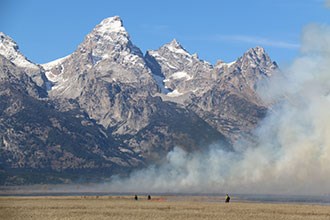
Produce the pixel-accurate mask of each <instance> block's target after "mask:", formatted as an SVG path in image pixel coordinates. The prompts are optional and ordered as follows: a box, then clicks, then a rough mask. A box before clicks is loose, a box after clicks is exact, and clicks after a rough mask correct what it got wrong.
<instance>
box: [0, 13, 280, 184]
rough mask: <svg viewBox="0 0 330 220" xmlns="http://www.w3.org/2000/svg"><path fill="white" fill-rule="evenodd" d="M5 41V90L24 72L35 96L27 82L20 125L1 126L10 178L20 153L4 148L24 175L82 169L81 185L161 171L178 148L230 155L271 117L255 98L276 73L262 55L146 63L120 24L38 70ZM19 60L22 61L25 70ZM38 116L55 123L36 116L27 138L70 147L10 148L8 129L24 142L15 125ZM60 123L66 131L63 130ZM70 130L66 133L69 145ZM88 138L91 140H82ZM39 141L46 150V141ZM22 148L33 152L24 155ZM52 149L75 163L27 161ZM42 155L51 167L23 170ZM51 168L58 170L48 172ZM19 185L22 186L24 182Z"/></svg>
mask: <svg viewBox="0 0 330 220" xmlns="http://www.w3.org/2000/svg"><path fill="white" fill-rule="evenodd" d="M1 36H2V37H1V39H2V41H1V44H0V46H1V47H0V48H6V50H2V51H0V54H1V55H3V58H2V59H3V60H6V61H3V62H2V63H1V68H2V69H3V70H4V71H3V74H2V75H3V76H4V77H2V81H1V82H2V83H4V84H7V85H11V83H12V82H11V81H8V76H9V75H10V74H11V73H15V72H19V73H20V74H21V75H24V76H25V77H26V78H27V79H28V80H27V81H29V80H30V81H31V83H32V84H33V86H32V88H34V89H32V90H31V91H35V93H31V94H30V93H29V92H28V93H26V91H24V89H22V88H24V87H25V85H26V83H23V86H21V87H14V88H12V90H11V91H12V92H11V93H9V94H11V95H12V96H14V94H16V96H17V97H22V96H23V93H24V97H25V98H24V100H25V102H24V103H23V104H22V106H23V107H22V108H21V109H20V108H19V110H17V112H15V115H17V116H19V118H20V120H18V119H17V120H12V121H10V122H8V123H7V124H4V125H3V130H2V132H1V131H0V132H1V135H2V136H1V137H2V143H0V150H1V152H6V154H2V155H3V156H2V158H1V161H0V162H1V163H0V173H1V169H2V170H4V171H3V172H5V173H7V174H8V173H10V172H12V173H15V172H14V171H15V169H17V167H16V165H15V163H16V162H17V161H16V162H15V160H13V159H11V158H12V155H14V152H13V151H11V150H10V147H9V148H8V143H9V142H10V141H11V140H12V142H13V143H15V144H13V146H12V148H13V149H21V152H20V155H23V156H21V157H20V158H21V159H20V160H21V161H25V162H23V163H21V164H23V165H22V166H21V167H20V168H19V169H20V170H23V172H24V169H26V170H31V169H32V170H33V169H41V170H42V169H44V170H47V172H49V173H54V172H57V171H58V170H62V171H64V170H67V171H70V172H69V173H70V175H73V174H74V173H75V172H74V170H79V172H80V171H81V172H82V173H80V174H79V175H82V176H83V175H84V174H83V172H84V170H93V169H94V170H101V171H102V172H105V173H106V175H105V176H107V177H109V176H111V174H113V173H121V174H124V173H125V172H127V170H130V169H134V168H138V167H141V166H144V165H148V164H150V163H160V162H161V161H162V160H163V159H164V157H165V156H166V154H167V153H168V152H169V151H170V150H172V149H173V147H174V146H179V147H181V148H183V149H185V150H186V151H188V152H189V151H195V150H203V148H205V147H207V145H209V144H211V143H215V142H219V143H221V145H222V146H223V148H224V149H227V150H233V149H232V147H231V145H230V143H229V142H234V141H235V140H237V139H239V138H240V137H242V136H244V135H246V134H248V133H249V132H250V131H251V130H252V129H254V127H255V126H256V125H257V123H258V121H259V120H260V119H262V118H263V116H264V115H265V113H266V111H267V107H266V106H264V104H263V103H262V102H261V101H260V99H259V98H258V96H257V94H256V92H255V86H256V84H257V82H258V81H259V80H260V79H262V78H265V77H270V76H271V73H272V71H273V70H274V69H276V68H277V65H276V64H275V63H273V62H272V61H271V60H270V58H269V57H268V55H267V54H266V53H265V51H264V50H263V49H262V48H259V47H256V48H254V49H251V50H249V51H248V52H247V53H246V54H244V55H243V56H242V57H241V58H239V59H237V60H236V61H235V62H233V63H231V64H226V63H223V62H219V63H218V64H216V65H215V66H212V65H211V64H209V63H207V62H205V61H202V60H200V59H199V58H198V56H197V55H195V54H194V55H191V54H189V52H188V51H186V50H185V49H184V47H183V46H181V45H180V44H179V43H178V42H177V41H176V40H173V41H172V42H170V43H168V44H165V45H163V46H162V47H160V48H159V49H158V50H154V51H147V52H146V54H145V56H143V54H142V52H141V50H140V49H139V48H138V47H137V46H135V45H134V44H133V43H132V42H131V40H130V37H129V34H128V32H127V31H126V30H125V28H124V26H123V23H122V21H121V19H120V18H119V17H118V16H115V17H111V18H107V19H105V20H103V21H102V22H101V23H100V24H99V25H97V26H96V27H95V28H94V29H93V30H92V31H91V33H89V34H88V35H87V36H86V38H85V39H84V41H83V42H82V43H81V44H80V45H79V46H78V48H77V50H76V51H75V52H74V53H72V54H70V55H68V56H66V57H64V58H61V59H59V60H56V61H53V62H50V63H47V64H42V65H37V64H34V63H32V62H31V61H29V60H28V59H26V58H25V57H24V56H23V55H22V54H21V53H20V52H19V50H18V46H17V44H16V43H15V44H14V43H12V42H14V41H13V40H11V39H10V38H9V37H7V36H5V35H4V34H2V35H1ZM8 39H10V40H8ZM6 42H7V43H6ZM8 42H9V43H8ZM10 47H12V49H10ZM6 51H10V53H8V52H6ZM13 57H19V60H20V62H18V61H17V59H15V58H13ZM22 60H23V61H22ZM4 63H7V64H6V65H7V66H8V63H11V65H12V66H11V68H7V70H6V65H5V64H4ZM5 70H6V71H5ZM2 75H0V76H2ZM15 77H16V76H15ZM15 77H14V78H15ZM16 78H17V77H16ZM16 81H20V80H16ZM36 88H37V89H36ZM13 91H14V92H13ZM8 100H9V99H8V95H7V96H0V101H2V102H3V103H4V105H6V106H11V105H14V104H13V103H12V102H10V101H9V102H8ZM17 100H20V98H17ZM31 103H32V104H31ZM39 106H40V107H39ZM41 106H42V107H41ZM39 108H40V109H42V111H41V112H43V113H42V115H43V116H44V117H46V118H47V117H50V118H52V120H50V119H48V120H45V119H43V118H42V117H33V118H34V120H35V121H36V123H34V124H32V125H31V124H29V126H28V127H30V128H29V129H30V130H33V129H34V127H46V128H47V129H46V130H47V132H55V133H56V134H57V137H60V136H61V135H63V136H64V137H66V138H67V139H69V140H70V141H68V142H67V143H63V142H59V141H58V142H56V143H57V144H56V145H54V144H52V145H50V144H48V143H49V142H47V138H48V137H46V136H47V135H46V134H45V132H44V133H43V132H41V133H40V131H39V133H32V135H31V137H30V139H31V140H28V139H29V138H28V136H27V135H25V136H24V138H22V140H20V141H16V142H15V141H14V140H15V138H12V139H10V138H9V139H8V138H7V139H6V140H5V138H4V137H5V134H7V133H6V129H7V131H8V129H9V130H10V129H12V130H13V133H14V135H13V136H15V137H16V136H18V135H17V134H18V133H22V132H23V131H22V129H21V128H20V127H19V126H23V124H25V123H28V122H26V120H27V118H29V117H30V116H29V114H31V113H32V112H33V111H34V110H35V109H38V110H39ZM22 109H27V111H22ZM0 110H1V112H0V119H1V120H2V121H8V120H7V117H8V115H7V114H6V113H5V112H6V111H5V109H0ZM54 115H55V116H54ZM77 118H78V119H77ZM27 121H28V120H27ZM54 121H55V122H54ZM70 121H72V123H73V124H74V125H75V126H71V125H70V124H72V123H70ZM46 122H48V123H46ZM67 123H68V124H67ZM58 124H60V125H61V126H60V127H65V128H66V129H64V130H63V129H62V130H61V129H59V128H58ZM87 125H88V126H87ZM86 126H87V127H86ZM29 129H28V130H29ZM65 131H70V135H69V137H67V136H66V134H65ZM92 131H93V132H92ZM47 132H46V133H47ZM61 132H62V133H61ZM63 132H64V133H63ZM23 133H24V132H23ZM84 133H87V134H90V135H89V136H94V137H93V138H87V137H86V138H84ZM72 134H73V135H72ZM41 137H42V138H43V139H45V140H46V141H45V140H43V141H40V140H39V139H42V138H41ZM77 137H79V138H78V139H81V141H79V140H77ZM16 139H17V138H16ZM0 140H1V139H0ZM23 140H24V141H26V143H32V144H33V146H37V147H34V148H33V149H29V148H27V147H26V146H21V145H24V144H23V143H24V142H23ZM36 140H37V141H36ZM4 143H6V144H4ZM14 145H15V146H14ZM89 145H90V146H89ZM80 147H81V151H82V152H84V153H83V155H89V156H86V157H84V158H81V155H80V153H81V152H79V151H80V150H79V149H80ZM54 148H56V149H57V148H59V149H61V151H62V152H64V151H66V149H67V148H69V149H71V150H72V149H75V150H73V151H72V152H70V153H71V154H70V160H72V161H75V162H72V163H69V165H63V164H62V165H61V163H56V161H61V159H60V158H61V157H60V156H58V157H50V155H48V156H47V154H45V153H39V154H35V156H34V157H30V159H28V157H27V156H24V155H25V154H24V152H25V151H26V152H31V154H33V152H45V149H47V150H54ZM100 149H102V150H100ZM89 151H92V152H93V153H92V154H90V153H88V152H89ZM38 155H43V156H40V157H39V158H43V159H42V160H43V161H47V163H46V165H45V163H35V164H34V163H31V162H26V161H37V160H38ZM45 155H46V156H45ZM79 155H80V156H79ZM62 158H63V155H62ZM105 158H108V160H106V159H105ZM109 158H110V159H109ZM111 158H117V159H111ZM8 159H9V160H8ZM66 159H67V158H66ZM62 160H63V159H62ZM77 161H80V163H77ZM81 161H83V162H81ZM102 161H103V162H102ZM52 163H55V164H57V166H55V167H52V166H51V165H50V164H52ZM86 164H87V165H86ZM88 164H89V165H88ZM91 164H94V165H91ZM95 164H97V165H95ZM61 166H62V167H61ZM109 167H115V168H116V169H110V168H109ZM9 170H10V172H9ZM72 170H73V171H72ZM71 171H72V172H71ZM15 175H16V174H15ZM15 175H14V174H13V175H12V176H11V175H8V176H7V182H8V183H15V178H14V180H13V176H15ZM51 175H52V174H50V176H51ZM56 175H57V174H56ZM16 179H17V178H16ZM66 179H70V178H68V177H66ZM48 180H49V178H48V179H47V180H43V181H48ZM20 181H21V182H23V183H24V178H23V180H22V179H21V180H20ZM4 182H6V181H4ZM17 182H19V181H16V183H17Z"/></svg>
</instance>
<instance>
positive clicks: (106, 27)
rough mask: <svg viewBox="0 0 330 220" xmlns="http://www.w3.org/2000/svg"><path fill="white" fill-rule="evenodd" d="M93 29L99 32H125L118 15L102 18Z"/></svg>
mask: <svg viewBox="0 0 330 220" xmlns="http://www.w3.org/2000/svg"><path fill="white" fill-rule="evenodd" d="M94 30H95V31H97V32H99V33H118V32H119V33H127V32H126V30H125V28H124V26H123V22H122V20H121V19H120V17H119V16H114V17H109V18H106V19H104V20H102V21H101V23H100V24H99V25H97V26H96V27H95V29H94Z"/></svg>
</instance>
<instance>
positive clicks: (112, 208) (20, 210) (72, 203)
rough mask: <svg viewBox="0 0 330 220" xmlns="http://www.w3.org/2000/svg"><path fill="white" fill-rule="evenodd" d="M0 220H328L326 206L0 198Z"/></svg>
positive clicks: (204, 200)
mask: <svg viewBox="0 0 330 220" xmlns="http://www.w3.org/2000/svg"><path fill="white" fill-rule="evenodd" d="M0 219H15V220H21V219H24V220H25V219H50V220H51V219H88V220H90V219H98V220H99V219H116V220H127V219H134V220H140V219H141V220H142V219H143V220H144V219H153V220H161V219H180V220H181V219H221V220H227V219H230V220H236V219H262V220H267V219H272V220H280V219H315V220H323V219H327V220H329V219H330V206H319V205H301V204H262V203H243V202H240V203H239V202H233V203H230V204H225V203H223V202H222V199H221V198H219V200H218V201H211V200H208V199H207V198H197V197H184V198H178V197H162V198H160V197H159V198H153V200H151V201H147V200H145V199H142V200H139V201H134V200H133V199H132V197H118V196H117V197H116V196H112V197H98V198H96V197H78V196H77V197H0Z"/></svg>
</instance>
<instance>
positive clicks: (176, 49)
mask: <svg viewBox="0 0 330 220" xmlns="http://www.w3.org/2000/svg"><path fill="white" fill-rule="evenodd" d="M164 47H165V48H167V49H168V50H170V51H171V52H173V53H176V54H183V55H186V56H191V54H189V53H188V52H187V51H186V50H185V49H184V48H183V47H182V46H181V44H180V43H179V42H178V41H177V40H176V39H173V40H172V41H171V42H170V43H167V44H165V45H164Z"/></svg>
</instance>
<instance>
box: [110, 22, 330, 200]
mask: <svg viewBox="0 0 330 220" xmlns="http://www.w3.org/2000/svg"><path fill="white" fill-rule="evenodd" d="M259 90H260V94H263V95H262V98H263V99H264V101H265V102H266V103H269V104H272V108H271V110H270V111H269V115H268V116H267V117H266V119H265V120H264V121H263V122H262V123H261V124H260V126H259V127H258V129H257V130H256V131H255V134H256V136H257V143H254V145H253V146H247V145H244V146H243V145H237V146H235V148H236V152H225V151H223V150H221V146H217V145H214V146H209V150H208V151H207V153H204V154H197V153H196V154H188V153H186V152H184V151H183V150H181V149H180V148H175V149H174V150H173V151H172V152H170V153H169V154H168V155H167V163H166V164H164V165H163V166H161V167H157V168H156V167H149V168H148V169H145V170H142V171H139V172H136V173H134V174H132V176H131V177H130V178H129V179H126V180H120V181H119V180H118V181H114V182H113V183H112V184H111V187H110V189H111V190H116V191H146V192H155V191H157V192H189V193H192V192H219V193H225V192H231V193H232V192H236V193H290V194H309V193H317V194H319V193H320V194H328V193H330V28H329V27H328V26H318V25H310V26H308V27H307V28H305V30H304V32H303V37H302V46H301V56H300V57H299V58H297V59H296V60H295V61H294V63H293V64H292V65H291V66H290V67H289V68H287V69H285V70H282V72H281V73H275V74H274V77H273V78H272V79H270V80H269V81H267V82H262V83H261V84H260V87H259Z"/></svg>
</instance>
